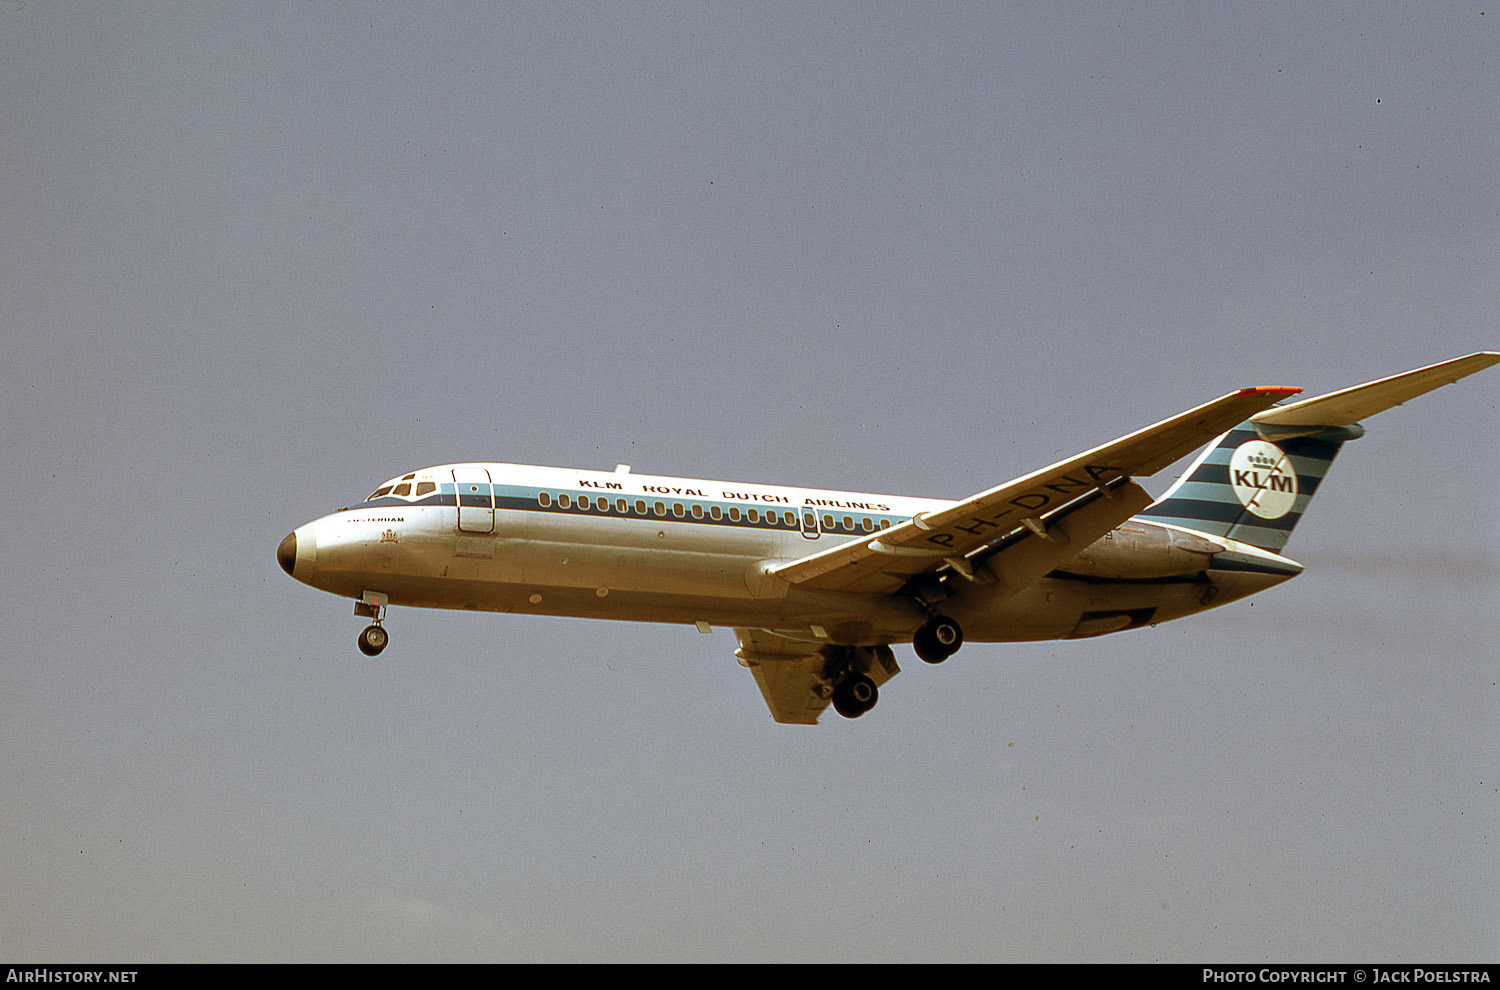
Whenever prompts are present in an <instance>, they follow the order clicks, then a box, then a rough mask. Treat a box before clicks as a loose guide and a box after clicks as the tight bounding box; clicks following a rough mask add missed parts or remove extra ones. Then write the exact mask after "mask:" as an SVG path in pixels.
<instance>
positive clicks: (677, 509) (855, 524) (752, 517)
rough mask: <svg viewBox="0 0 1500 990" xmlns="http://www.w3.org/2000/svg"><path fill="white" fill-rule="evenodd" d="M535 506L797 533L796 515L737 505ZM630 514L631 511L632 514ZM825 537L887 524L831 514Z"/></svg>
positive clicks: (556, 500)
mask: <svg viewBox="0 0 1500 990" xmlns="http://www.w3.org/2000/svg"><path fill="white" fill-rule="evenodd" d="M537 504H538V505H540V506H541V507H542V508H544V509H550V508H552V506H554V505H556V506H557V507H558V508H559V509H574V508H576V509H580V510H582V511H584V512H605V513H610V512H612V513H613V514H615V515H621V516H630V515H633V516H639V517H651V516H654V517H656V518H658V519H665V518H667V517H668V516H671V517H673V518H676V519H688V518H691V519H700V520H701V519H708V520H711V521H713V522H731V523H737V522H741V521H743V522H747V523H751V524H754V525H764V526H774V527H779V528H786V529H797V528H798V526H797V513H796V512H794V511H793V510H791V509H780V510H778V509H761V508H757V507H755V506H750V507H749V508H745V509H741V508H740V507H739V506H738V505H731V506H729V507H728V508H727V509H726V508H725V507H724V506H720V505H710V506H708V507H706V508H705V507H704V506H703V505H701V504H699V503H697V502H689V503H686V504H684V503H682V502H661V501H653V502H648V501H646V500H645V499H643V498H638V499H636V500H635V501H634V502H633V503H632V502H631V501H630V500H629V499H626V498H616V499H615V500H614V501H613V502H612V503H611V501H610V500H609V498H607V497H605V496H603V495H596V496H593V497H590V496H588V495H569V494H568V493H567V492H562V493H560V494H558V495H557V496H555V497H554V496H553V494H552V493H551V492H541V493H539V494H538V495H537ZM632 510H633V511H632ZM820 521H821V522H822V526H823V532H825V533H860V532H864V533H873V532H875V530H877V529H889V528H890V526H891V524H890V520H888V519H874V518H872V517H870V516H860V517H857V518H856V517H855V516H843V517H842V518H837V517H835V516H833V515H832V514H831V513H824V514H823V517H822V519H821V520H820Z"/></svg>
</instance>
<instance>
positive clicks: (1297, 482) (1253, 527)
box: [1141, 423, 1359, 553]
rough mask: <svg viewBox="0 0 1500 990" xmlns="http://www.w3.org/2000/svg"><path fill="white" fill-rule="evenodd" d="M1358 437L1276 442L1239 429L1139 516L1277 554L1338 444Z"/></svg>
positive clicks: (1321, 434)
mask: <svg viewBox="0 0 1500 990" xmlns="http://www.w3.org/2000/svg"><path fill="white" fill-rule="evenodd" d="M1358 435H1359V432H1358V431H1357V428H1356V429H1337V430H1319V431H1317V433H1316V434H1315V435H1313V436H1303V437H1295V438H1292V439H1286V440H1280V439H1278V440H1277V441H1276V442H1274V443H1273V442H1271V441H1270V440H1266V439H1265V438H1263V437H1262V436H1261V435H1260V433H1258V432H1257V431H1256V429H1255V424H1254V423H1241V424H1240V425H1239V426H1237V427H1235V428H1234V429H1233V430H1230V431H1229V432H1228V433H1226V434H1224V436H1222V437H1220V438H1219V439H1218V441H1217V442H1216V443H1215V444H1214V446H1213V447H1212V448H1210V449H1209V450H1208V451H1206V452H1205V453H1204V455H1203V456H1202V457H1201V458H1199V460H1198V462H1197V463H1196V464H1194V465H1193V466H1192V467H1191V468H1189V469H1188V473H1187V475H1186V476H1185V477H1184V478H1183V479H1182V480H1181V481H1180V482H1178V483H1177V485H1176V486H1175V487H1174V488H1173V489H1172V490H1171V491H1169V492H1167V494H1166V495H1164V496H1163V497H1162V498H1161V500H1160V501H1158V502H1157V503H1156V504H1155V505H1152V506H1151V507H1150V508H1148V509H1147V510H1146V511H1144V512H1142V513H1141V515H1142V516H1144V517H1146V518H1149V519H1153V520H1155V521H1157V522H1165V523H1172V524H1173V525H1176V526H1183V527H1185V528H1187V529H1192V530H1197V531H1198V532H1200V533H1208V534H1211V535H1217V536H1227V537H1229V538H1230V539H1232V540H1239V541H1240V542H1242V543H1248V544H1250V545H1251V546H1256V547H1260V548H1261V549H1262V550H1270V551H1271V552H1273V553H1280V552H1281V550H1282V548H1283V547H1285V546H1286V541H1287V537H1288V536H1290V535H1291V532H1292V528H1293V527H1294V526H1296V525H1297V522H1298V520H1300V519H1301V518H1302V513H1303V511H1304V510H1305V509H1306V508H1307V503H1308V500H1309V499H1311V498H1312V496H1313V493H1314V492H1316V491H1317V489H1318V484H1319V482H1321V481H1322V480H1323V475H1324V474H1326V473H1327V471H1328V466H1329V464H1331V463H1332V462H1333V458H1334V455H1335V454H1337V453H1338V451H1339V447H1340V445H1341V444H1342V443H1343V441H1344V440H1347V439H1352V438H1354V437H1356V436H1358Z"/></svg>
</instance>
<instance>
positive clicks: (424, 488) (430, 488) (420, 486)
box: [417, 481, 437, 495]
mask: <svg viewBox="0 0 1500 990" xmlns="http://www.w3.org/2000/svg"><path fill="white" fill-rule="evenodd" d="M435 491H437V484H436V483H435V482H431V481H419V482H417V494H418V495H426V494H428V493H429V492H435Z"/></svg>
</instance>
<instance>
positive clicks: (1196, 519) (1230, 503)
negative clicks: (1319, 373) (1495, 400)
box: [1140, 351, 1500, 553]
mask: <svg viewBox="0 0 1500 990" xmlns="http://www.w3.org/2000/svg"><path fill="white" fill-rule="evenodd" d="M1496 364H1500V353H1497V352H1495V351H1480V352H1478V353H1475V354H1470V355H1468V356H1466V357H1461V358H1454V359H1453V360H1451V361H1444V362H1442V363H1441V364H1434V365H1429V366H1428V367H1426V368H1417V369H1416V370H1414V371H1406V372H1403V373H1401V374H1399V375H1392V376H1391V377H1389V378H1382V379H1379V380H1378V381H1373V382H1365V383H1364V384H1363V385H1355V386H1353V387H1351V388H1346V389H1341V390H1340V391H1337V392H1330V393H1329V394H1327V395H1320V396H1317V397H1316V398H1312V399H1303V400H1301V401H1300V402H1293V403H1291V404H1289V405H1284V406H1272V407H1271V408H1270V409H1267V410H1265V411H1264V412H1260V413H1256V414H1255V415H1254V416H1252V417H1251V418H1250V419H1249V420H1248V421H1246V422H1244V423H1241V424H1240V425H1239V426H1236V427H1235V428H1234V429H1232V430H1230V431H1229V432H1228V433H1226V434H1224V435H1223V436H1221V437H1220V438H1219V439H1218V440H1216V441H1214V445H1213V446H1212V447H1210V448H1209V449H1208V450H1207V451H1206V452H1204V454H1203V455H1202V456H1200V457H1199V458H1198V460H1197V461H1196V462H1194V464H1193V466H1192V467H1191V468H1189V469H1188V473H1187V474H1186V475H1184V476H1183V478H1182V480H1181V481H1179V482H1178V483H1177V484H1176V485H1174V486H1173V487H1172V489H1171V490H1170V491H1169V492H1167V494H1166V495H1164V496H1162V498H1161V499H1160V500H1159V501H1157V502H1156V503H1155V504H1153V505H1151V506H1150V507H1149V508H1147V509H1146V510H1145V511H1144V512H1141V513H1140V515H1141V516H1142V517H1145V518H1148V519H1153V520H1156V521H1158V522H1164V523H1171V524H1174V525H1177V526H1183V527H1186V528H1188V529H1194V530H1197V531H1198V532H1200V533H1209V534H1212V535H1215V536H1224V537H1228V538H1229V539H1231V540H1239V541H1240V542H1241V543H1248V544H1250V545H1251V546H1256V547H1260V548H1261V549H1262V550H1270V551H1271V552H1272V553H1280V552H1281V548H1282V547H1284V546H1286V541H1287V537H1288V536H1290V535H1291V532H1292V527H1293V526H1296V525H1297V522H1298V521H1299V520H1300V519H1301V518H1302V513H1303V512H1304V511H1305V510H1306V509H1307V503H1308V501H1309V500H1310V499H1311V498H1312V497H1313V494H1314V493H1315V492H1316V491H1317V490H1318V486H1319V485H1321V484H1322V483H1323V476H1324V475H1326V474H1327V473H1328V466H1329V465H1330V464H1332V463H1333V459H1334V457H1335V456H1336V455H1337V454H1338V452H1339V448H1340V447H1342V446H1343V445H1344V443H1346V442H1347V441H1349V440H1354V439H1356V438H1358V437H1361V436H1363V435H1364V432H1365V431H1364V427H1362V426H1360V425H1359V423H1358V422H1357V421H1358V420H1361V419H1364V418H1366V417H1369V416H1373V415H1375V414H1376V413H1379V412H1384V411H1385V410H1387V409H1390V408H1391V407H1392V406H1399V405H1400V404H1401V403H1403V402H1406V401H1407V400H1408V399H1412V398H1415V397H1416V396H1419V395H1423V394H1425V393H1427V392H1431V391H1432V390H1433V389H1435V388H1438V387H1440V386H1443V385H1448V384H1451V383H1453V382H1456V381H1458V380H1459V379H1460V378H1464V377H1467V376H1469V375H1472V374H1474V373H1475V372H1476V371H1482V370H1484V369H1485V368H1489V367H1492V366H1493V365H1496Z"/></svg>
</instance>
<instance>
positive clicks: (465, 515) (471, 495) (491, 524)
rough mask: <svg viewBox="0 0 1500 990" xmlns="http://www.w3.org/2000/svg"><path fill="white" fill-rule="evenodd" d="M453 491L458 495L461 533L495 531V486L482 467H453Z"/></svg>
mask: <svg viewBox="0 0 1500 990" xmlns="http://www.w3.org/2000/svg"><path fill="white" fill-rule="evenodd" d="M453 491H454V494H456V495H457V496H458V530H459V532H461V533H493V532H494V531H495V486H494V485H493V484H492V483H491V482H490V473H489V471H487V470H485V469H484V468H473V467H463V468H454V469H453Z"/></svg>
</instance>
